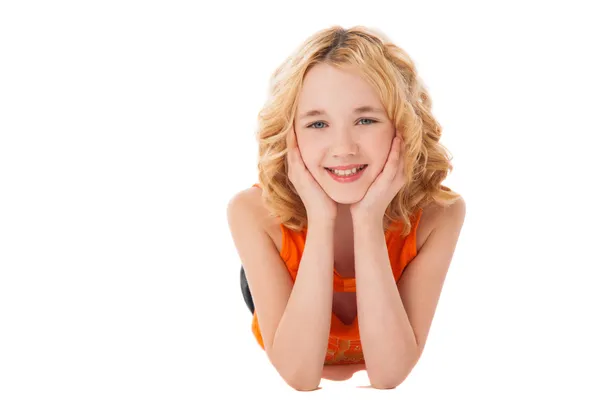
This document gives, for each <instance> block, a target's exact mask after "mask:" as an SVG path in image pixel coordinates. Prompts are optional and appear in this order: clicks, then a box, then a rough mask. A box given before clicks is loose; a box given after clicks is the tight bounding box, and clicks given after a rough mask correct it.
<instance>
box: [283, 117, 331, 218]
mask: <svg viewBox="0 0 600 400" xmlns="http://www.w3.org/2000/svg"><path fill="white" fill-rule="evenodd" d="M286 140H287V150H288V152H287V155H286V163H287V171H288V178H289V180H290V181H291V182H292V184H293V185H294V187H295V188H296V191H297V192H298V195H300V198H301V199H302V202H303V203H304V207H305V208H306V213H307V216H308V217H309V219H319V220H329V221H335V217H336V215H337V203H336V202H335V201H334V200H333V199H332V198H331V197H329V195H327V193H325V191H324V190H323V189H322V188H321V185H319V184H318V183H317V181H316V180H315V179H314V178H313V176H312V174H311V173H310V171H308V169H307V168H306V164H304V160H303V159H302V156H301V154H300V149H299V148H298V141H297V138H296V131H295V130H294V128H292V129H291V131H290V132H288V134H287V139H286Z"/></svg>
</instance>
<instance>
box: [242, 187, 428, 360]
mask: <svg viewBox="0 0 600 400" xmlns="http://www.w3.org/2000/svg"><path fill="white" fill-rule="evenodd" d="M252 186H255V187H259V188H260V185H259V184H258V183H256V184H254V185H252ZM422 213H423V209H419V210H417V212H416V213H415V215H413V216H412V217H411V224H412V226H411V228H412V229H411V231H410V233H409V234H408V236H406V237H404V238H402V237H401V235H400V231H394V232H392V231H390V230H387V231H386V232H385V241H386V244H387V249H388V256H389V260H390V265H391V268H392V272H393V274H394V280H395V281H396V282H398V280H399V279H400V276H401V275H402V272H403V271H404V268H406V266H407V265H408V263H409V262H410V261H412V259H413V258H414V257H415V256H416V255H417V227H418V224H419V220H420V218H421V215H422ZM401 224H402V222H401V221H397V222H396V223H395V225H396V226H398V227H400V228H401ZM281 233H282V246H281V251H280V253H279V255H280V256H281V258H282V260H283V261H284V263H285V265H286V267H287V270H288V272H289V274H290V276H291V277H292V281H293V282H295V281H296V276H297V274H298V267H299V266H300V259H301V257H302V252H303V251H304V245H305V242H306V233H307V230H306V228H305V229H304V230H303V231H302V232H295V231H293V230H291V229H288V228H287V227H285V226H284V225H283V224H281ZM333 290H334V291H335V292H355V291H356V280H355V278H344V277H342V276H340V275H339V274H338V272H337V271H336V270H335V269H334V276H333ZM252 332H253V334H254V336H255V338H256V341H257V342H258V344H259V345H260V346H261V347H262V348H263V349H264V348H265V346H264V343H263V340H262V336H261V333H260V327H259V326H258V318H257V316H256V310H255V311H254V315H253V316H252ZM362 363H364V357H363V353H362V347H361V343H360V335H359V331H358V316H357V317H356V318H354V321H353V322H352V323H351V324H350V325H346V324H345V323H343V322H342V321H341V320H340V319H339V318H338V317H337V316H336V315H335V313H333V312H332V313H331V329H330V333H329V343H328V347H327V355H326V357H325V362H324V364H325V365H337V364H362Z"/></svg>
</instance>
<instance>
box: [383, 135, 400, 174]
mask: <svg viewBox="0 0 600 400" xmlns="http://www.w3.org/2000/svg"><path fill="white" fill-rule="evenodd" d="M398 143H399V139H398V137H395V138H394V141H393V142H392V146H391V149H390V154H389V156H388V159H387V161H386V163H385V167H384V169H383V174H384V175H385V176H386V178H387V179H389V180H390V181H391V180H393V179H394V177H395V176H396V172H397V171H398V165H399V163H398V159H399V158H400V157H399V148H398V146H399V144H398Z"/></svg>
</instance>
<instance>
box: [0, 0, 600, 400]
mask: <svg viewBox="0 0 600 400" xmlns="http://www.w3.org/2000/svg"><path fill="white" fill-rule="evenodd" d="M548 3H550V2H541V1H540V2H532V1H529V2H523V1H520V2H509V1H503V2H496V3H494V4H493V5H492V4H491V2H476V1H472V2H464V1H462V2H459V1H453V2H441V1H440V2H431V1H418V2H415V1H394V2H391V1H389V2H388V1H374V0H371V1H368V2H356V1H343V2H340V1H337V2H334V1H331V2H324V1H302V2H295V3H291V2H273V3H267V2H256V1H253V2H241V1H240V2H237V3H232V2H224V3H219V4H217V2H209V3H207V4H203V5H201V2H194V1H187V2H181V1H163V2H158V1H153V2H148V1H144V2H142V1H137V2H134V1H103V2H94V3H92V2H76V1H70V2H67V1H56V2H41V1H40V2H31V1H18V2H17V1H6V2H2V4H1V5H0V398H2V399H6V400H9V399H10V400H12V399H49V398H60V399H86V400H88V399H142V398H143V399H208V398H224V397H225V396H226V395H229V394H232V395H237V397H235V398H241V397H240V396H246V397H248V396H249V397H248V398H254V396H264V395H267V394H276V395H285V396H312V397H315V398H317V397H318V398H331V397H332V396H337V395H339V394H341V393H343V395H344V396H348V398H367V396H372V395H373V394H374V393H376V394H377V395H380V396H393V397H394V398H400V397H398V396H402V398H407V399H408V398H410V399H432V398H461V399H481V398H485V399H505V398H507V397H508V396H510V398H517V399H530V398H541V397H542V396H544V395H556V397H563V396H568V397H569V398H576V399H598V398H600V391H599V390H598V389H597V386H594V385H593V384H592V382H593V379H594V378H597V376H598V371H599V370H600V368H599V366H598V359H599V357H600V351H599V350H600V346H599V344H598V337H600V329H599V328H598V324H597V322H598V315H599V313H598V311H597V305H598V304H599V303H600V301H599V300H600V295H599V294H598V291H597V290H596V289H597V282H598V270H599V267H600V262H599V261H600V257H599V256H598V241H599V240H600V235H598V233H597V227H598V225H599V224H600V216H599V211H598V206H597V204H598V201H597V198H596V196H595V194H596V192H597V191H596V188H597V186H598V182H599V181H600V179H598V172H599V171H598V167H597V165H598V164H597V162H596V159H597V156H598V150H597V145H598V137H599V135H600V129H599V127H598V106H599V105H600V104H599V103H600V102H599V101H598V93H599V91H600V79H599V78H598V71H599V70H600V62H599V61H598V50H597V48H598V42H597V37H600V31H599V29H598V24H597V18H596V16H597V14H594V12H593V10H592V8H591V7H590V6H588V4H590V3H593V2H586V1H568V2H567V1H563V2H558V1H557V2H552V5H549V4H548ZM334 24H338V25H342V26H344V27H347V28H349V27H351V26H354V25H364V26H367V27H373V28H376V29H379V30H381V31H383V32H384V33H386V34H387V35H388V36H389V37H390V38H391V39H392V40H393V41H394V42H395V43H396V44H398V45H399V46H400V47H402V48H404V49H406V50H407V51H408V53H409V54H410V56H411V57H412V58H413V59H414V60H415V62H416V64H417V68H418V70H419V72H420V74H421V76H422V78H423V80H424V82H425V84H426V86H427V87H428V89H429V91H430V94H431V96H432V98H433V104H434V105H433V107H434V108H433V111H434V114H435V116H436V118H438V120H439V121H440V123H441V124H442V126H443V128H444V131H443V136H442V143H443V144H444V145H446V146H447V147H448V148H449V150H450V151H451V153H452V156H453V165H454V167H455V169H454V171H453V172H452V173H451V174H450V176H449V177H448V179H447V180H446V182H445V184H446V185H448V186H450V187H452V188H453V189H454V190H455V191H457V192H459V193H460V194H462V195H463V196H464V198H465V200H466V203H467V217H466V220H465V225H464V228H463V232H462V234H461V238H460V241H459V244H458V246H457V249H456V252H455V255H454V259H453V261H452V265H451V267H450V271H449V273H448V276H447V279H446V283H445V286H444V289H443V292H442V296H441V298H440V303H439V306H438V309H437V312H436V315H435V318H434V322H433V326H432V328H431V332H430V335H429V338H428V341H427V345H426V348H425V352H424V354H423V356H422V358H421V360H420V361H419V363H418V365H417V367H416V368H415V369H414V370H413V372H412V373H411V375H410V376H409V378H408V379H407V380H406V381H405V382H404V383H402V385H401V386H399V387H398V388H397V389H396V390H393V391H377V390H373V389H364V388H356V387H357V386H362V385H367V384H368V379H367V376H366V373H357V374H356V375H355V376H354V377H353V378H352V379H351V380H350V381H346V382H331V381H325V380H324V381H322V385H321V386H322V389H320V390H318V391H316V392H313V393H312V394H304V393H299V392H295V391H293V390H292V389H289V388H288V387H287V385H286V384H285V383H284V382H283V380H282V379H281V378H280V377H279V376H278V375H277V373H276V371H275V370H274V369H273V368H272V367H271V365H270V364H269V362H268V360H267V358H266V355H265V354H264V353H263V351H262V349H260V347H259V346H258V344H257V343H256V342H255V340H254V338H253V336H252V333H251V330H250V323H251V315H250V312H249V311H248V309H247V308H246V305H245V304H244V302H243V299H242V295H241V292H240V286H239V269H240V262H239V258H238V255H237V253H236V249H235V247H234V246H233V242H232V240H231V237H230V234H229V231H228V226H227V220H226V206H227V202H228V201H229V199H230V198H231V197H232V196H233V195H234V194H235V193H236V192H237V191H240V190H243V189H245V188H247V187H250V186H251V185H252V184H253V183H255V182H256V179H257V178H256V176H257V175H256V173H257V171H256V160H257V150H256V142H255V139H254V133H255V130H256V127H257V125H256V117H257V114H258V112H259V110H260V107H261V106H262V104H263V102H264V100H265V98H266V91H267V83H268V78H269V77H270V75H271V73H272V72H273V71H274V69H275V68H276V67H277V66H278V65H279V64H280V63H281V62H282V61H283V60H284V59H285V57H287V56H288V55H289V54H290V52H292V51H293V50H294V49H295V48H296V46H298V45H299V44H300V43H301V42H302V41H303V40H304V39H305V38H306V37H308V36H309V35H311V34H313V33H314V32H316V31H317V30H320V29H323V28H325V27H329V26H331V25H334ZM442 396H443V397H442ZM246 397H244V398H246ZM286 398H287V397H286Z"/></svg>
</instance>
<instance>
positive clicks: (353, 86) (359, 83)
mask: <svg viewBox="0 0 600 400" xmlns="http://www.w3.org/2000/svg"><path fill="white" fill-rule="evenodd" d="M363 105H371V106H374V107H381V102H380V100H379V97H378V95H377V92H376V91H375V89H374V88H373V87H372V86H371V85H370V84H369V83H368V82H367V81H366V80H365V79H364V78H362V77H361V76H360V75H359V73H358V71H357V70H355V69H353V68H349V67H347V68H343V69H341V68H336V67H333V66H331V65H327V64H317V65H315V66H313V67H312V68H311V69H310V70H309V71H308V72H307V73H306V75H305V77H304V83H303V84H302V88H301V89H300V96H299V99H298V110H299V112H304V111H306V110H308V109H312V108H324V109H327V110H331V111H334V112H335V111H336V110H338V111H340V112H342V111H348V110H350V109H353V108H354V107H356V106H363Z"/></svg>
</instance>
